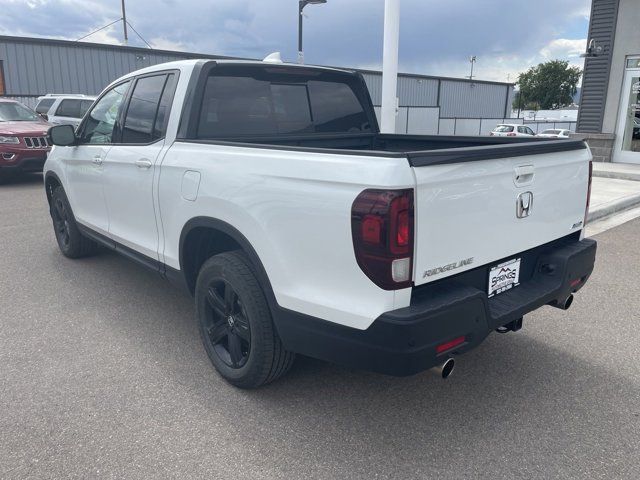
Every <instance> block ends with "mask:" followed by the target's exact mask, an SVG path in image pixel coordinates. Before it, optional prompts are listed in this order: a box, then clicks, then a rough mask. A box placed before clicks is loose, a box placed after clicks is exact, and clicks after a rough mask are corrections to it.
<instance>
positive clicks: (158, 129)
mask: <svg viewBox="0 0 640 480" xmlns="http://www.w3.org/2000/svg"><path fill="white" fill-rule="evenodd" d="M177 83H178V79H177V77H176V74H175V73H170V74H169V76H168V77H167V81H166V83H165V85H164V90H163V91H162V97H160V105H159V106H158V114H157V115H156V121H155V124H154V127H153V140H157V139H159V138H162V137H164V136H165V134H166V133H167V124H168V123H169V113H170V112H171V104H172V103H173V95H174V93H175V91H176V84H177Z"/></svg>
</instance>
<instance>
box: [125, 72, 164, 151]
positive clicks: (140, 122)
mask: <svg viewBox="0 0 640 480" xmlns="http://www.w3.org/2000/svg"><path fill="white" fill-rule="evenodd" d="M166 81H167V74H162V75H154V76H151V77H143V78H140V79H138V81H137V82H136V84H135V86H134V88H133V93H132V94H131V100H130V101H129V107H128V109H127V113H126V116H125V119H124V124H123V127H122V143H149V142H151V141H153V140H155V139H157V138H159V137H157V138H156V131H155V130H154V128H155V123H156V117H157V115H158V110H159V108H158V107H159V105H160V101H161V98H162V97H163V91H164V87H165V83H166ZM166 110H167V106H166V105H165V106H164V109H163V120H162V121H163V122H164V117H166ZM163 134H164V133H163Z"/></svg>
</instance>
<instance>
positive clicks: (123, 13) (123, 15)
mask: <svg viewBox="0 0 640 480" xmlns="http://www.w3.org/2000/svg"><path fill="white" fill-rule="evenodd" d="M122 29H123V30H124V44H125V45H126V44H127V43H128V42H129V36H128V35H127V12H126V10H125V8H124V0H122Z"/></svg>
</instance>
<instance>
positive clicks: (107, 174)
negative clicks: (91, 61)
mask: <svg viewBox="0 0 640 480" xmlns="http://www.w3.org/2000/svg"><path fill="white" fill-rule="evenodd" d="M49 137H50V140H51V141H52V143H53V144H54V145H55V147H54V148H53V150H52V152H51V154H50V155H49V157H48V159H47V162H46V164H45V168H44V175H45V185H46V195H47V199H48V201H49V205H50V212H51V217H52V219H53V226H54V228H55V235H56V238H57V241H58V245H59V247H60V249H61V250H62V253H63V254H64V255H66V256H67V257H70V258H77V257H81V256H84V255H89V254H92V253H95V252H97V251H98V250H99V246H103V247H104V246H106V247H108V248H110V249H113V250H115V251H117V252H120V253H122V254H124V255H125V256H127V257H129V258H131V259H133V260H136V261H138V262H140V263H141V264H143V265H145V266H147V267H150V268H152V269H153V270H154V271H156V272H158V274H160V275H162V276H164V277H167V278H168V279H169V280H172V281H175V282H177V283H180V284H182V285H184V286H185V287H186V289H187V290H188V291H189V292H191V294H192V295H194V297H195V305H196V311H197V319H198V322H199V325H200V331H201V334H202V339H203V342H204V346H205V348H206V351H207V353H208V355H209V357H210V358H211V361H212V363H213V365H214V366H215V367H216V369H217V370H218V372H219V373H220V374H221V375H222V376H223V377H224V378H225V379H227V380H228V381H229V382H231V383H232V384H234V385H237V386H240V387H245V388H250V387H257V386H260V385H262V384H265V383H267V382H270V381H272V380H274V379H276V378H278V377H280V376H281V375H282V374H283V373H285V372H286V371H287V370H288V369H289V368H290V366H291V364H292V362H293V360H294V356H295V354H296V353H298V354H304V355H309V356H312V357H315V358H319V359H323V360H327V361H332V362H336V363H340V364H345V365H349V366H355V367H358V368H364V369H370V370H374V371H377V372H382V373H386V374H391V375H410V374H414V373H417V372H420V371H422V370H426V369H430V368H436V369H437V370H438V371H439V372H440V373H441V375H442V376H443V377H446V376H447V375H448V374H449V373H450V372H451V369H452V367H453V360H452V358H453V357H454V356H456V355H459V354H462V353H464V352H466V351H468V350H470V349H471V348H474V347H475V346H477V345H478V344H479V343H481V342H482V341H483V340H484V339H485V338H486V337H487V335H488V334H489V333H490V332H492V331H494V330H498V331H501V332H505V331H515V330H518V329H519V328H520V326H521V325H522V317H523V315H525V314H526V313H528V312H530V311H532V310H534V309H537V308H539V307H541V306H543V305H552V306H555V307H559V308H565V309H566V308H568V307H569V305H570V303H571V301H572V299H573V293H575V292H576V291H578V290H579V289H580V288H581V287H582V286H583V285H584V284H585V282H586V280H587V279H588V277H589V275H590V274H591V272H592V270H593V265H594V260H595V253H596V242H594V241H593V240H589V239H583V231H584V230H583V229H584V222H585V214H586V211H587V207H588V202H589V194H590V192H589V191H590V181H591V168H590V165H591V164H590V160H591V155H590V152H589V149H588V148H587V146H586V145H585V144H584V143H583V142H581V141H575V140H559V141H553V140H552V141H550V140H538V139H523V138H513V139H511V138H506V137H505V138H500V137H438V136H408V135H387V134H381V133H380V132H379V130H378V124H377V122H376V117H375V114H374V108H373V106H372V103H371V99H370V98H369V95H368V91H367V88H366V86H365V83H364V81H363V78H362V76H361V75H360V74H358V73H354V72H351V71H346V70H338V69H332V68H320V67H307V66H300V65H289V64H282V63H277V62H238V61H213V60H190V61H180V62H174V63H167V64H163V65H156V66H153V67H149V68H145V69H143V70H139V71H136V72H133V73H131V74H129V75H126V76H124V77H122V78H120V79H119V80H117V81H115V82H113V83H112V84H111V85H109V86H108V87H107V88H106V90H105V91H104V92H103V93H102V94H101V95H100V96H99V97H98V99H97V100H96V102H95V103H94V105H93V106H92V108H91V109H90V110H89V111H88V112H87V114H86V115H85V117H84V119H83V120H82V122H81V124H80V125H79V127H78V129H77V130H76V131H75V132H74V130H73V129H72V128H71V127H70V126H64V125H61V126H55V127H52V128H51V129H50V131H49ZM531 360H532V361H535V359H531Z"/></svg>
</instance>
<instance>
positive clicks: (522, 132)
mask: <svg viewBox="0 0 640 480" xmlns="http://www.w3.org/2000/svg"><path fill="white" fill-rule="evenodd" d="M489 135H491V136H492V137H535V135H536V134H535V133H534V132H533V130H531V129H530V128H529V127H527V126H526V125H518V124H513V123H501V124H500V125H496V128H494V129H493V131H492V132H491V133H489Z"/></svg>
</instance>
